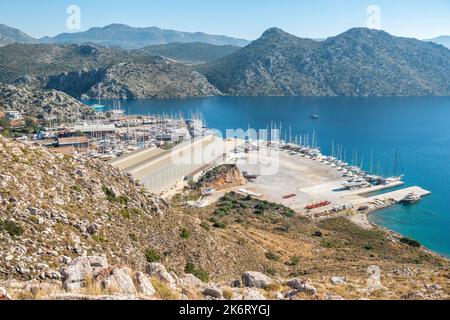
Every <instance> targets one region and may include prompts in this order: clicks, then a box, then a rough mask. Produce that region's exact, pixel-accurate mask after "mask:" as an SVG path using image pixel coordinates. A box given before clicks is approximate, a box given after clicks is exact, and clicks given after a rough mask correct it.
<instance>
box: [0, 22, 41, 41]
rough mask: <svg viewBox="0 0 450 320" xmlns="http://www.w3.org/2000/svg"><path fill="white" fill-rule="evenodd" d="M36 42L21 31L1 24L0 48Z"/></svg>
mask: <svg viewBox="0 0 450 320" xmlns="http://www.w3.org/2000/svg"><path fill="white" fill-rule="evenodd" d="M36 41H37V40H36V39H34V38H32V37H30V36H29V35H27V34H26V33H24V32H22V31H20V30H19V29H15V28H11V27H8V26H6V25H4V24H0V47H2V46H6V45H8V44H11V43H35V42H36Z"/></svg>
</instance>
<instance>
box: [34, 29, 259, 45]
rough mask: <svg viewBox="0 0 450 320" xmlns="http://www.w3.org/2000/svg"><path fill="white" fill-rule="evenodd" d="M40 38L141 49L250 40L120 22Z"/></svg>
mask: <svg viewBox="0 0 450 320" xmlns="http://www.w3.org/2000/svg"><path fill="white" fill-rule="evenodd" d="M39 41H40V42H43V43H53V44H67V43H75V44H86V43H90V44H96V45H102V46H106V47H121V48H124V49H139V48H143V47H145V46H149V45H159V44H167V43H174V42H182V43H192V42H201V43H207V44H212V45H235V46H240V47H243V46H246V45H247V44H249V43H250V41H248V40H244V39H236V38H232V37H227V36H222V35H210V34H206V33H202V32H181V31H175V30H165V29H160V28H157V27H149V28H134V27H130V26H127V25H124V24H118V23H116V24H111V25H108V26H105V27H103V28H91V29H89V30H88V31H85V32H77V33H62V34H59V35H57V36H55V37H45V38H43V39H40V40H39Z"/></svg>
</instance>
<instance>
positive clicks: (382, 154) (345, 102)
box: [104, 97, 450, 257]
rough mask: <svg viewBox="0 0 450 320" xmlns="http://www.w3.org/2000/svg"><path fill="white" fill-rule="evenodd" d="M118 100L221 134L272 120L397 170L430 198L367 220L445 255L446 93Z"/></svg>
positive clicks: (449, 177) (449, 190) (448, 190)
mask: <svg viewBox="0 0 450 320" xmlns="http://www.w3.org/2000/svg"><path fill="white" fill-rule="evenodd" d="M104 104H105V105H108V106H112V105H113V104H114V103H113V101H104ZM116 104H117V103H116ZM121 105H122V108H123V109H124V110H125V111H126V112H127V113H128V114H134V115H159V116H167V117H169V116H172V117H173V116H180V115H182V116H183V117H185V118H191V117H199V116H201V117H202V118H203V119H204V120H205V121H206V123H207V125H208V127H209V128H213V129H217V130H220V131H221V132H223V133H224V134H225V132H226V130H227V129H244V130H246V129H247V128H249V127H250V128H253V129H257V130H258V129H266V128H268V127H270V126H275V125H276V126H277V127H278V128H280V127H281V133H282V135H283V136H284V138H286V139H288V140H289V139H292V141H294V140H295V139H296V138H297V140H299V137H300V136H302V137H305V136H306V135H307V134H309V137H310V139H312V135H313V133H314V136H315V137H316V142H317V144H318V145H319V146H320V147H321V149H322V152H323V153H324V154H331V153H332V151H333V150H334V151H335V152H336V153H338V151H337V150H339V153H340V154H342V156H345V157H346V160H347V161H348V162H354V163H355V164H357V165H362V166H363V167H364V168H365V169H366V170H372V171H373V172H374V173H380V174H383V175H386V176H392V175H393V174H394V173H397V174H404V175H405V177H404V181H405V183H406V185H407V186H420V187H422V188H425V189H427V190H429V191H431V192H432V195H431V196H429V197H427V198H425V199H423V201H422V202H421V203H418V204H416V205H410V206H405V205H396V206H393V207H390V208H388V209H385V210H381V211H378V212H376V213H374V214H372V215H370V217H369V219H370V220H371V221H372V222H374V223H376V224H378V225H381V226H384V227H386V228H389V229H391V230H394V231H396V232H399V233H401V234H403V235H404V236H407V237H410V238H413V239H416V240H418V241H420V242H421V243H422V244H423V245H424V246H426V247H428V248H429V249H432V250H433V251H436V252H438V253H440V254H442V255H444V256H447V257H450V97H381V98H380V97H367V98H366V97H364V98H361V97H207V98H188V99H165V100H157V99H148V100H128V101H121ZM313 114H316V115H318V116H319V119H312V117H311V115H313ZM333 146H334V147H333ZM397 153H398V157H397V156H396V154H397ZM396 159H397V160H396ZM395 164H397V165H395Z"/></svg>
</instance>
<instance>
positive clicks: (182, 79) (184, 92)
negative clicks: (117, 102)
mask: <svg viewBox="0 0 450 320" xmlns="http://www.w3.org/2000/svg"><path fill="white" fill-rule="evenodd" d="M99 86H100V94H101V97H102V99H142V98H174V97H176V98H180V97H197V96H212V95H218V94H220V92H219V91H218V90H217V89H216V88H215V87H213V86H212V85H211V84H210V83H209V82H208V81H207V80H206V78H205V77H204V76H203V75H201V74H200V73H198V72H196V71H192V70H189V69H187V68H186V67H185V66H183V65H178V64H175V63H172V62H170V61H168V60H166V59H164V58H159V57H154V58H153V59H152V61H151V62H150V61H149V62H148V63H145V64H144V63H125V62H124V63H118V64H114V65H112V66H110V67H106V68H101V69H93V70H80V71H77V72H72V73H64V74H61V75H57V76H52V77H50V79H49V81H48V83H47V86H46V87H47V88H52V89H56V90H60V91H64V92H67V93H68V94H70V95H72V96H74V97H80V98H82V99H95V98H96V97H98V95H99Z"/></svg>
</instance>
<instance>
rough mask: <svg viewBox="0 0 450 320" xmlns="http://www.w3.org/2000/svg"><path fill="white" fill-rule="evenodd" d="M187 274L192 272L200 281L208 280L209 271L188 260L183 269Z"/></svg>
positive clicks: (206, 281)
mask: <svg viewBox="0 0 450 320" xmlns="http://www.w3.org/2000/svg"><path fill="white" fill-rule="evenodd" d="M184 271H185V272H186V273H187V274H192V275H194V276H196V277H197V278H199V279H200V280H201V281H203V282H205V283H208V282H209V273H208V272H207V271H205V270H203V269H202V268H197V267H196V266H195V265H194V264H193V263H191V262H189V263H188V264H187V265H186V268H185V270H184Z"/></svg>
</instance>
